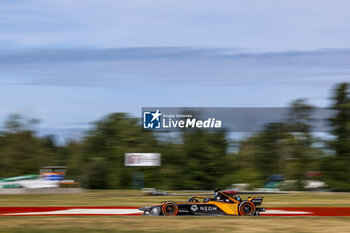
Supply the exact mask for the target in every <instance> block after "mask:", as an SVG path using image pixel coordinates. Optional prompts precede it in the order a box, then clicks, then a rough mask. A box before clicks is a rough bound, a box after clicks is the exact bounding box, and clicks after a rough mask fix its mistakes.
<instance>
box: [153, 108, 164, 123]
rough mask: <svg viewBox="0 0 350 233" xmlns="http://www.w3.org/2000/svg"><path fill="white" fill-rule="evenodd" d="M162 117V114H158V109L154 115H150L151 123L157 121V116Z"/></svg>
mask: <svg viewBox="0 0 350 233" xmlns="http://www.w3.org/2000/svg"><path fill="white" fill-rule="evenodd" d="M161 115H162V113H160V112H159V109H157V111H156V112H155V113H152V116H153V117H152V120H151V122H152V121H154V120H157V121H159V116H161Z"/></svg>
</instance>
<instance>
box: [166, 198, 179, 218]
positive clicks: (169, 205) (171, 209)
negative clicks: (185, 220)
mask: <svg viewBox="0 0 350 233" xmlns="http://www.w3.org/2000/svg"><path fill="white" fill-rule="evenodd" d="M162 212H163V214H164V215H166V216H175V215H177V213H178V212H179V207H178V206H177V205H176V203H174V202H171V201H169V202H165V203H164V204H163V206H162Z"/></svg>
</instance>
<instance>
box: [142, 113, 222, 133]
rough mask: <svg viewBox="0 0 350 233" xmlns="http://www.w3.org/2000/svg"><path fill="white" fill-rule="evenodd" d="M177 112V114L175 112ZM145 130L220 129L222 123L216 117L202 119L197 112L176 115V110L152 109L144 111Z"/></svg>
mask: <svg viewBox="0 0 350 233" xmlns="http://www.w3.org/2000/svg"><path fill="white" fill-rule="evenodd" d="M174 110H175V112H174ZM142 121H143V129H163V130H171V129H186V128H192V129H194V128H197V129H220V128H222V121H221V120H220V119H216V118H215V117H210V116H208V117H202V116H200V114H198V113H197V112H189V113H176V109H171V110H167V109H162V110H160V109H159V108H156V109H150V110H146V109H145V110H143V111H142Z"/></svg>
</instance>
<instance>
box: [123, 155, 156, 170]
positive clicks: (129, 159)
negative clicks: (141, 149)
mask: <svg viewBox="0 0 350 233" xmlns="http://www.w3.org/2000/svg"><path fill="white" fill-rule="evenodd" d="M124 164H125V166H129V167H140V166H146V167H150V166H160V153H126V154H125V162H124Z"/></svg>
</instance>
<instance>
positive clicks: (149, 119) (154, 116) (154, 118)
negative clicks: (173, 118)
mask: <svg viewBox="0 0 350 233" xmlns="http://www.w3.org/2000/svg"><path fill="white" fill-rule="evenodd" d="M161 120H162V113H161V112H160V111H159V109H157V111H143V128H144V129H160V128H161Z"/></svg>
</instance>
